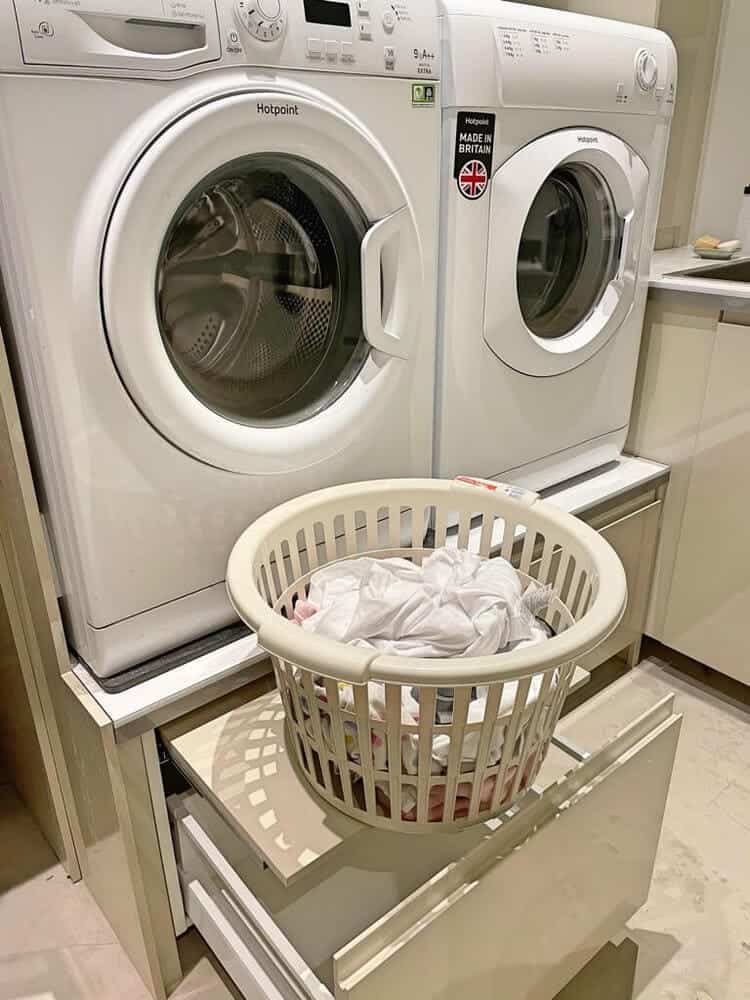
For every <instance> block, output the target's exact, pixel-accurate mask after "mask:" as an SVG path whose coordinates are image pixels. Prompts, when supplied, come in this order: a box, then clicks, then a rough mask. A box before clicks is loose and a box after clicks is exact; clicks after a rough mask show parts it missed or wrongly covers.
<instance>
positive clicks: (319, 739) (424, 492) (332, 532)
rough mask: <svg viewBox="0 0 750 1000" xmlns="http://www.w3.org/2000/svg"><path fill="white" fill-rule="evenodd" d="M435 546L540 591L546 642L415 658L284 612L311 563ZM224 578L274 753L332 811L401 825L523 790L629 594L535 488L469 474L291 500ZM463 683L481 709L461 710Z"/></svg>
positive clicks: (597, 548)
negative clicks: (266, 671) (271, 700)
mask: <svg viewBox="0 0 750 1000" xmlns="http://www.w3.org/2000/svg"><path fill="white" fill-rule="evenodd" d="M445 545H447V546H457V547H459V548H462V549H468V550H469V551H471V552H474V553H476V554H478V555H480V556H483V557H488V558H489V557H494V556H498V555H500V556H502V557H504V558H506V559H507V560H509V561H510V562H511V563H512V565H513V566H514V567H515V568H516V570H517V572H518V573H519V575H520V577H521V579H522V581H523V582H524V583H530V582H531V581H532V580H533V581H537V582H538V583H541V584H548V585H550V586H551V588H552V592H553V596H552V599H551V600H550V602H549V605H548V607H547V609H546V611H545V612H544V613H543V617H544V619H545V621H546V623H547V624H548V626H549V628H550V630H551V632H552V634H553V636H554V637H553V638H551V639H549V640H548V641H547V642H543V643H540V644H538V645H534V646H530V647H528V648H524V649H518V650H515V651H513V652H506V653H498V654H496V655H493V656H483V657H475V658H454V659H437V658H435V659H417V658H413V657H405V656H392V655H384V654H383V653H380V652H378V651H377V650H371V649H364V648H359V647H352V646H348V645H344V644H341V643H337V642H335V641H333V640H330V639H327V638H324V637H322V636H319V635H316V634H313V633H309V632H306V631H303V630H302V629H301V628H299V627H298V626H297V625H295V624H294V623H293V622H292V621H291V619H292V617H293V608H294V604H295V602H296V601H297V600H298V599H300V598H304V597H305V596H306V594H307V589H308V584H309V580H310V577H311V575H312V574H313V573H314V572H315V570H316V569H317V568H319V567H320V566H322V565H325V564H328V563H331V562H334V561H339V560H345V559H349V558H353V557H357V556H361V555H368V556H372V557H375V558H385V557H389V556H401V557H403V558H407V559H410V560H413V561H415V562H421V561H422V560H423V559H424V558H425V557H426V556H427V555H429V554H430V553H431V552H432V551H434V549H436V548H440V547H442V546H445ZM227 587H228V590H229V594H230V597H231V599H232V601H233V603H234V606H235V608H236V609H237V612H238V613H239V615H240V616H241V617H242V618H243V620H244V621H246V622H247V624H248V625H250V626H251V627H252V628H254V629H256V631H257V632H258V637H259V641H260V644H261V645H262V646H264V647H265V648H266V649H267V650H268V651H269V653H270V654H271V657H272V660H273V664H274V670H275V674H276V679H277V683H278V686H279V689H280V691H281V695H282V698H283V702H284V708H285V713H286V727H287V728H286V732H287V742H288V750H289V751H290V752H291V753H292V754H294V756H295V757H296V760H297V762H298V764H299V767H300V769H301V771H302V773H303V774H304V775H305V777H306V778H307V780H308V781H309V782H310V784H311V785H312V786H313V787H314V789H315V790H316V791H317V792H318V793H319V794H320V795H322V796H323V798H325V799H326V800H327V801H328V802H330V803H332V804H333V805H335V806H336V807H337V808H339V809H341V810H342V811H343V812H345V813H348V814H349V815H351V816H354V817H355V818H357V819H360V820H362V821H363V822H366V823H369V824H372V825H374V826H379V827H383V828H386V829H391V830H401V831H410V832H434V831H445V830H446V829H457V828H460V827H463V826H466V825H468V824H472V823H476V822H480V821H482V820H485V819H488V818H490V817H492V816H494V815H497V814H498V813H500V812H502V811H504V810H506V809H508V808H509V807H510V806H511V805H512V804H513V803H514V802H515V801H516V800H517V799H518V798H519V797H520V796H521V795H522V794H523V793H524V792H525V791H526V790H527V789H528V788H529V787H530V786H531V785H532V784H533V782H534V780H535V778H536V776H537V774H538V771H539V769H540V767H541V765H542V763H543V761H544V758H545V755H546V752H547V750H548V748H549V744H550V740H551V738H552V734H553V732H554V729H555V726H556V724H557V721H558V719H559V716H560V712H561V709H562V706H563V704H564V701H565V697H566V695H567V693H568V691H569V687H570V682H571V679H572V676H573V672H574V669H575V665H576V661H577V660H578V658H579V657H581V656H582V655H583V654H585V653H587V652H589V651H590V650H592V649H593V648H595V647H596V646H597V645H598V644H599V643H600V642H602V641H603V640H604V639H605V638H606V637H607V636H608V635H609V634H610V633H611V632H612V631H613V630H614V628H615V627H616V626H617V624H618V622H619V620H620V618H621V617H622V614H623V612H624V609H625V604H626V599H627V591H626V584H625V575H624V571H623V569H622V565H621V563H620V561H619V559H618V557H617V555H616V554H615V553H614V551H613V550H612V548H611V547H610V546H609V544H608V543H607V542H606V541H605V540H604V539H602V538H601V536H599V535H598V534H597V533H596V532H595V531H593V530H592V529H591V528H589V527H588V526H587V525H585V524H584V523H583V522H581V521H579V520H578V519H576V518H574V517H572V516H571V515H568V514H564V513H562V512H560V511H558V510H557V509H556V508H554V507H552V506H551V505H550V504H548V503H545V502H544V501H541V500H539V499H538V497H536V495H535V494H530V493H527V492H524V491H519V490H516V489H513V488H510V487H502V486H500V487H498V485H497V484H484V483H482V482H481V481H477V480H471V481H469V482H458V481H456V482H449V481H440V480H390V481H376V482H371V483H358V484H353V485H347V486H343V487H335V488H332V489H328V490H321V491H319V492H317V493H312V494H308V495H306V496H304V497H301V498H299V499H297V500H293V501H290V502H289V503H287V504H283V505H282V506H280V507H277V508H276V509H275V510H273V511H271V512H269V513H268V514H266V515H264V516H263V517H261V518H260V519H259V520H258V521H256V522H255V523H254V524H253V525H251V526H250V528H248V529H247V531H246V532H245V533H244V534H243V535H242V536H241V538H240V539H239V540H238V542H237V544H236V545H235V548H234V550H233V552H232V555H231V557H230V561H229V566H228V569H227ZM402 686H408V690H409V693H410V695H411V696H412V697H413V698H414V699H415V700H416V701H417V702H418V703H419V719H418V722H417V723H413V722H406V721H404V720H403V718H402V711H401V704H402ZM477 688H481V689H482V691H483V693H484V695H485V701H484V712H483V714H482V716H481V718H479V719H477V718H476V712H474V713H473V716H474V717H473V718H471V719H470V718H469V716H470V704H471V700H472V693H473V692H476V690H477ZM438 703H440V704H443V705H449V706H450V711H449V712H448V714H447V716H446V715H445V713H443V714H441V713H440V712H439V711H437V712H436V706H437V707H439V704H438ZM440 737H442V746H443V749H444V752H443V758H444V763H443V764H442V766H440V767H437V766H436V762H435V759H434V755H433V745H434V743H435V741H436V740H437V739H438V738H440Z"/></svg>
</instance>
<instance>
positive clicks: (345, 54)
mask: <svg viewBox="0 0 750 1000" xmlns="http://www.w3.org/2000/svg"><path fill="white" fill-rule="evenodd" d="M341 62H354V44H353V43H352V42H342V43H341Z"/></svg>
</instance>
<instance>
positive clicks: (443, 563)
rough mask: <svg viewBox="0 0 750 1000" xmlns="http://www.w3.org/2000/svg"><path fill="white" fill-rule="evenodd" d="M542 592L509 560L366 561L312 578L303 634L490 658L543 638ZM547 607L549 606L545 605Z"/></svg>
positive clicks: (450, 553) (453, 556)
mask: <svg viewBox="0 0 750 1000" xmlns="http://www.w3.org/2000/svg"><path fill="white" fill-rule="evenodd" d="M542 590H543V588H541V587H534V588H530V591H529V592H527V594H524V592H523V587H522V584H521V580H520V579H519V576H518V574H517V573H516V571H515V569H514V568H513V567H512V566H511V564H510V563H509V562H508V561H507V560H505V559H482V558H480V557H479V556H476V555H474V554H473V553H471V552H467V551H465V550H463V549H448V548H442V549H436V550H435V552H434V553H433V554H432V555H430V556H428V557H427V559H425V560H424V562H423V564H422V565H421V566H418V565H416V564H415V563H412V562H409V561H408V560H407V559H372V558H367V557H363V558H360V559H351V560H348V561H347V562H339V563H330V564H329V565H328V566H324V567H323V568H322V569H320V570H318V571H317V572H315V573H314V574H313V575H312V578H311V580H310V591H309V595H308V600H309V602H310V604H312V605H313V606H314V607H315V608H316V613H315V614H314V615H312V616H311V617H309V618H306V619H305V620H303V621H301V625H302V628H304V629H305V630H307V631H310V632H317V633H320V634H321V635H324V636H326V637H327V638H329V639H335V640H336V641H338V642H344V643H347V644H349V645H352V646H366V647H370V648H374V649H378V650H380V651H381V652H383V653H391V654H396V655H401V656H427V657H448V656H490V655H492V654H493V653H496V652H498V650H501V649H505V648H506V646H508V645H509V644H510V643H517V642H520V641H523V640H530V639H533V638H535V637H536V636H537V630H538V624H537V623H536V621H535V618H534V612H535V610H537V608H538V606H539V591H542ZM543 603H544V602H543Z"/></svg>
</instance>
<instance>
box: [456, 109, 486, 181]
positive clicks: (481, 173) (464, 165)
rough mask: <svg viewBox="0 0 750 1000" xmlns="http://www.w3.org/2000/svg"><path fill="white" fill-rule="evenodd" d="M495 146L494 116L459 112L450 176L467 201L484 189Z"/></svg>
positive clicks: (482, 113) (484, 113) (473, 112)
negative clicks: (454, 179) (451, 173)
mask: <svg viewBox="0 0 750 1000" xmlns="http://www.w3.org/2000/svg"><path fill="white" fill-rule="evenodd" d="M494 145H495V116H494V114H490V113H488V112H486V111H459V112H458V116H457V120H456V151H455V155H454V159H453V176H454V177H455V178H456V184H457V185H458V190H459V191H460V193H461V194H462V195H463V196H464V198H468V199H469V201H476V200H477V198H481V197H482V195H483V194H484V192H485V191H486V190H487V185H488V184H489V180H490V174H491V171H492V150H493V148H494Z"/></svg>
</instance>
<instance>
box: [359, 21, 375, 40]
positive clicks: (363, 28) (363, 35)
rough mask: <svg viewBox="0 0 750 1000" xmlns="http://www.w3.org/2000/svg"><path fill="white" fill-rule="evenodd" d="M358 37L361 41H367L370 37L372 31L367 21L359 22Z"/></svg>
mask: <svg viewBox="0 0 750 1000" xmlns="http://www.w3.org/2000/svg"><path fill="white" fill-rule="evenodd" d="M359 37H360V39H361V40H362V41H363V42H369V41H370V39H371V38H372V31H371V29H370V25H369V24H368V22H367V21H360V22H359Z"/></svg>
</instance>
